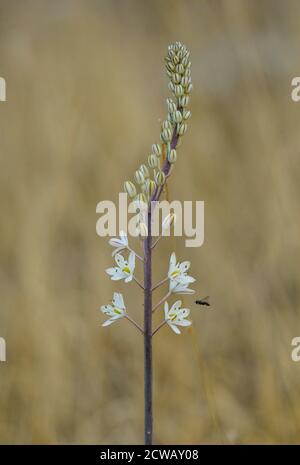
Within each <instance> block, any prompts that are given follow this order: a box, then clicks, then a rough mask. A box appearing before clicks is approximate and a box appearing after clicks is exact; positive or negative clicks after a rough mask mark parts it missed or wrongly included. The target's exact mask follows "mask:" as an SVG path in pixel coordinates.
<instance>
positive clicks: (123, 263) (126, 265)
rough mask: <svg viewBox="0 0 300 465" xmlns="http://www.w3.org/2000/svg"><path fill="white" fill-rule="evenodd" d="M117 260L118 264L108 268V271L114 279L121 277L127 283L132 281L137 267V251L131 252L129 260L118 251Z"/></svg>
mask: <svg viewBox="0 0 300 465" xmlns="http://www.w3.org/2000/svg"><path fill="white" fill-rule="evenodd" d="M115 260H116V263H117V265H118V266H114V267H112V268H107V270H106V273H107V274H109V275H110V276H111V279H112V280H113V281H118V280H119V279H124V280H125V283H129V282H130V281H132V279H133V272H134V268H135V253H134V252H130V254H129V257H128V261H127V260H125V258H124V257H123V255H121V254H119V253H117V254H116V256H115Z"/></svg>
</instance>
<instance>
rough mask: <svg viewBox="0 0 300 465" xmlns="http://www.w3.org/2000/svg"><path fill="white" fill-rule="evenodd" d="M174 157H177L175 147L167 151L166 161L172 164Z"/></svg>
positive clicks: (174, 160)
mask: <svg viewBox="0 0 300 465" xmlns="http://www.w3.org/2000/svg"><path fill="white" fill-rule="evenodd" d="M176 159H177V153H176V150H175V149H172V150H171V151H170V152H169V153H168V161H169V163H171V164H173V163H175V162H176Z"/></svg>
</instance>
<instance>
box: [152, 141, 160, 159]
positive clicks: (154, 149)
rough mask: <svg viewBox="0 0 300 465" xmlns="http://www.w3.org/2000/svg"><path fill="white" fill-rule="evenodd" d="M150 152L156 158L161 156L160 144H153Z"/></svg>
mask: <svg viewBox="0 0 300 465" xmlns="http://www.w3.org/2000/svg"><path fill="white" fill-rule="evenodd" d="M152 152H153V153H154V154H155V155H156V156H157V157H160V156H161V146H160V144H153V145H152Z"/></svg>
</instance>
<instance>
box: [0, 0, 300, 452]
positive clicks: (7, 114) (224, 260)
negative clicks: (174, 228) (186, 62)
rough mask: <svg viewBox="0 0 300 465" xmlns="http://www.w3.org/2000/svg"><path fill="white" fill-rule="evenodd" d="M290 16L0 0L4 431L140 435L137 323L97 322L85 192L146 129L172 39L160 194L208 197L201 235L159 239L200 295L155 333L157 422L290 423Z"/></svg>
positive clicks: (90, 201)
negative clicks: (181, 100) (181, 136)
mask: <svg viewBox="0 0 300 465" xmlns="http://www.w3.org/2000/svg"><path fill="white" fill-rule="evenodd" d="M299 15H300V4H299V2H297V1H293V0H288V1H285V2H283V1H276V0H274V1H271V0H269V1H266V0H263V1H261V0H256V1H250V0H239V1H238V0H230V1H229V0H227V1H225V0H223V1H222V0H219V1H216V0H215V1H214V0H210V1H208V0H206V1H205V0H199V1H196V0H190V1H177V0H174V1H169V0H166V1H164V2H162V1H151V2H150V1H149V2H142V1H131V0H125V1H120V0H119V1H116V0H115V1H113V0H112V1H108V0H106V1H100V0H99V1H93V0H90V1H62V0H60V1H58V0H56V1H27V0H26V1H22V2H21V1H6V0H1V2H0V25H1V27H0V57H1V58H0V75H1V76H3V77H5V78H6V81H7V97H8V101H7V102H6V103H5V104H0V131H1V171H0V190H1V196H0V208H1V240H0V257H1V268H0V278H1V279H0V283H1V313H0V318H1V319H0V335H1V336H2V337H5V338H6V341H7V350H8V353H7V357H8V362H7V363H6V364H2V365H1V367H0V441H1V443H6V442H8V443H124V444H126V443H136V442H141V441H142V438H143V434H142V428H143V346H142V340H141V338H140V336H139V334H137V333H136V332H135V330H134V329H133V328H132V327H131V326H130V325H129V324H127V322H125V321H124V322H120V323H119V324H118V325H115V326H114V327H113V328H108V329H102V328H101V326H100V324H101V321H102V320H103V319H102V318H101V315H100V314H99V313H98V311H97V309H98V308H99V307H100V305H101V304H103V303H105V302H107V301H108V299H109V298H110V297H111V292H112V290H113V286H112V283H111V282H110V281H109V279H108V277H107V276H106V275H105V274H104V269H105V267H107V266H108V265H109V264H110V262H111V258H110V249H109V247H108V246H107V242H106V240H105V239H101V238H99V237H97V235H96V233H95V224H96V219H97V216H96V214H95V206H96V204H97V202H98V201H100V200H104V199H112V200H116V199H117V193H118V192H119V191H120V189H121V186H122V184H123V181H124V180H125V179H127V178H130V177H131V176H132V172H133V170H134V169H135V168H136V167H137V165H138V164H139V163H141V162H142V161H143V160H144V159H145V157H146V155H148V153H149V148H150V146H151V144H152V143H154V142H156V141H157V140H158V134H159V118H163V117H164V115H165V104H164V101H165V98H166V97H167V95H168V91H167V80H166V77H165V75H164V72H163V57H164V54H165V51H166V47H167V45H168V44H169V43H170V42H172V41H174V40H181V41H183V42H185V43H186V44H187V45H188V47H189V48H190V49H191V52H192V55H191V56H192V61H193V82H194V88H195V91H194V94H193V96H192V102H191V109H192V113H193V117H192V120H191V123H190V125H189V129H188V133H187V135H186V137H185V140H184V142H183V145H182V147H181V149H180V156H179V161H178V162H177V165H176V170H175V172H174V175H173V176H172V180H171V182H170V186H169V187H170V194H171V197H172V198H174V197H175V196H176V198H178V199H181V200H189V199H194V200H197V199H198V200H199V199H200V200H205V204H206V231H205V233H206V240H205V244H204V246H203V247H201V248H200V249H186V250H185V249H184V247H183V245H184V244H183V241H182V240H181V239H176V240H174V239H173V240H171V241H170V242H165V244H161V245H160V247H159V253H158V255H157V257H156V260H157V268H156V277H157V279H158V278H159V277H160V276H161V274H162V269H163V268H166V267H167V259H168V257H169V254H170V252H171V251H172V250H173V249H175V250H176V252H177V253H178V256H179V257H187V259H188V258H190V259H192V272H193V273H192V274H194V275H195V276H196V278H197V295H198V296H199V297H201V296H203V295H206V294H210V295H211V300H212V302H213V308H214V310H213V311H207V312H204V311H200V310H199V308H194V309H193V321H194V326H193V328H192V329H190V330H187V331H185V332H184V334H183V335H182V336H181V337H176V336H175V335H174V334H173V333H171V332H170V331H168V328H164V329H163V330H162V332H161V333H159V334H158V335H157V336H156V337H155V348H154V351H155V354H154V355H155V357H154V360H155V386H154V387H155V389H154V393H155V396H154V397H155V441H156V442H158V443H203V442H205V443H256V442H258V443H283V442H290V443H295V442H297V441H299V438H300V402H299V397H300V365H299V366H298V365H297V364H296V363H293V362H292V361H291V359H290V343H291V339H292V338H293V337H294V336H298V335H300V314H299V300H300V287H299V259H300V248H299V224H300V223H299V205H298V202H299V194H300V172H299V124H300V123H299V111H300V106H297V104H296V103H293V102H292V101H291V99H290V90H291V88H290V82H291V78H292V77H293V76H297V75H299V72H300V62H299V44H300V30H299ZM132 286H133V287H134V284H132ZM121 289H123V290H124V293H125V294H126V299H127V304H128V307H130V308H131V311H132V313H133V314H134V315H135V317H136V318H137V319H139V318H141V300H139V299H137V298H136V295H137V294H136V292H137V293H138V292H139V291H138V290H137V291H136V292H135V290H133V288H132V287H131V288H129V285H128V287H125V286H124V285H122V284H121ZM191 302H192V300H191V301H189V300H188V299H186V303H191Z"/></svg>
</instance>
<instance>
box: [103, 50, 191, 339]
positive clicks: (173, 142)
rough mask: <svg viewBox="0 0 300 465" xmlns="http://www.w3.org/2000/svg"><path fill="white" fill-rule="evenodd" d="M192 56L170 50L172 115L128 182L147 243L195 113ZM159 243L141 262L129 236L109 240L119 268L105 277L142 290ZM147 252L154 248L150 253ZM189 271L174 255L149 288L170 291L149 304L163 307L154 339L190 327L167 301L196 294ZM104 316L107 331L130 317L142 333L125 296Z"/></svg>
mask: <svg viewBox="0 0 300 465" xmlns="http://www.w3.org/2000/svg"><path fill="white" fill-rule="evenodd" d="M189 57H190V52H189V51H188V49H187V48H186V46H185V45H183V44H182V43H181V42H175V43H174V44H172V45H170V46H169V47H168V53H167V56H166V58H165V62H166V71H167V76H168V79H169V83H168V87H169V90H170V91H171V93H172V97H171V98H168V99H167V110H168V111H167V117H166V119H165V120H164V121H163V122H162V124H161V130H160V142H159V143H155V144H153V145H152V147H151V153H150V154H149V156H148V159H147V164H142V165H141V166H140V167H139V168H138V169H137V170H136V171H135V173H134V179H133V180H130V181H129V180H128V181H126V182H125V183H124V190H125V192H126V193H127V194H128V196H129V197H130V199H131V201H132V202H133V203H134V206H135V207H136V208H137V212H138V213H139V214H138V215H137V224H136V228H137V232H138V235H139V236H140V238H141V239H143V240H145V241H146V240H147V239H146V238H147V237H148V225H147V217H148V215H147V214H146V213H147V212H148V208H149V203H150V202H151V201H152V200H156V201H157V200H159V197H160V194H161V192H162V190H163V187H164V185H165V183H166V179H167V177H168V176H169V175H170V173H171V169H172V168H173V166H174V163H175V162H176V160H177V150H176V149H177V147H178V145H179V143H180V141H181V138H182V137H183V135H184V134H185V132H186V130H187V121H188V119H189V118H190V116H191V112H190V111H189V109H188V108H187V107H188V105H189V99H190V93H191V91H192V87H193V86H192V82H191V61H190V59H189ZM150 217H151V214H150ZM175 220H176V218H175V215H174V214H169V215H168V216H167V217H166V218H165V219H164V221H163V224H162V236H163V235H164V231H165V230H166V229H168V228H170V225H171V224H172V223H173V222H175ZM160 238H161V236H160V237H159V238H158V239H157V240H156V241H155V243H154V244H152V245H151V238H150V247H149V248H148V250H147V252H145V249H144V256H143V257H140V256H139V255H138V254H137V253H135V252H134V251H133V250H132V249H131V248H130V246H129V244H128V238H127V236H126V234H125V233H124V232H122V231H121V232H120V237H119V238H112V239H110V240H109V244H110V245H111V246H112V247H113V252H112V256H113V257H114V259H115V262H116V264H115V266H113V267H110V268H107V270H106V273H107V274H108V275H109V276H110V278H111V279H112V280H113V281H118V280H124V282H125V283H129V282H131V281H135V282H136V283H137V284H138V285H139V286H140V287H142V288H143V289H144V287H143V285H142V284H141V283H140V282H139V281H138V279H137V278H136V276H135V268H136V258H138V259H140V260H141V261H143V262H144V265H145V266H147V263H150V265H149V266H150V267H151V260H147V255H146V254H147V253H148V254H149V253H150V254H151V253H152V252H151V251H152V249H153V248H154V247H155V245H156V243H157V242H158V241H159V240H160ZM145 244H146V242H145ZM149 249H151V250H150V252H149ZM124 254H125V255H124ZM127 255H128V256H127ZM148 258H149V256H148ZM189 268H190V262H188V261H183V262H177V260H176V255H175V253H174V252H173V253H172V255H171V257H170V262H169V269H168V272H167V274H166V277H165V278H164V279H163V280H162V281H161V282H160V283H158V285H157V286H155V287H154V288H152V289H150V291H151V293H152V291H153V290H154V289H156V288H157V287H159V286H160V285H162V284H163V283H166V282H168V292H167V294H166V295H165V297H164V298H163V299H162V300H161V301H160V302H159V303H158V304H157V305H156V306H155V307H153V308H152V309H151V303H150V305H149V307H150V314H151V310H152V312H153V311H154V310H156V308H158V307H160V306H161V305H162V304H164V320H163V322H162V324H161V325H160V326H159V327H158V328H157V329H156V330H155V331H154V332H153V333H152V335H153V334H154V333H155V332H156V331H157V330H158V329H159V328H160V327H161V326H162V325H164V324H167V325H169V326H170V328H171V329H172V330H173V331H174V332H175V333H176V334H180V330H179V329H178V326H190V325H191V322H190V321H189V320H188V319H187V317H188V315H189V313H190V310H189V309H187V308H181V301H180V300H178V301H177V302H175V303H174V304H173V305H172V306H171V307H170V308H169V304H168V302H167V299H168V298H169V297H170V296H171V295H172V294H192V293H194V290H193V289H191V288H190V287H189V286H190V285H191V284H192V283H194V282H195V279H194V278H193V277H192V276H190V275H189V274H188V271H189ZM150 274H151V270H150ZM145 287H146V283H145ZM144 291H145V295H146V293H147V289H144ZM148 292H149V289H148ZM146 307H147V306H146V305H145V309H146V310H147V308H146ZM101 311H102V312H103V313H104V314H105V315H107V316H108V317H109V319H108V320H106V321H105V323H104V324H103V326H108V325H110V324H112V323H114V322H115V321H117V320H119V319H120V318H127V319H128V320H129V321H131V322H132V323H133V324H134V325H135V326H136V327H138V328H139V329H140V330H141V331H142V332H143V330H142V329H141V327H140V326H139V325H138V324H137V323H136V322H135V321H134V320H132V318H131V317H129V315H128V313H127V311H126V308H125V304H124V300H123V296H122V294H118V293H114V297H113V300H112V304H109V305H104V306H102V307H101ZM146 313H147V311H146ZM146 336H147V337H149V334H147V335H146V334H145V337H146Z"/></svg>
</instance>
